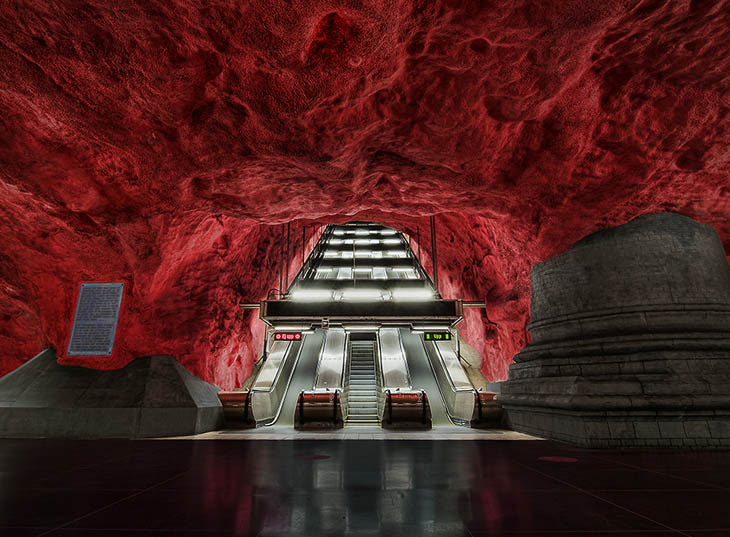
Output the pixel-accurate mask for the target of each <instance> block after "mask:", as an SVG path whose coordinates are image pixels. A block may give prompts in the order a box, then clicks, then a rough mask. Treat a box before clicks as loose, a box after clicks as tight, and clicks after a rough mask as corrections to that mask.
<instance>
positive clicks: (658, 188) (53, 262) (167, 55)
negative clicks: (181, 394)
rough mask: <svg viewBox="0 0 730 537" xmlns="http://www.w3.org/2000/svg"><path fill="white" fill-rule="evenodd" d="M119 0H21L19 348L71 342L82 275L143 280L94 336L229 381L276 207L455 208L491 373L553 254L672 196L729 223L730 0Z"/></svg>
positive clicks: (335, 212) (453, 258)
mask: <svg viewBox="0 0 730 537" xmlns="http://www.w3.org/2000/svg"><path fill="white" fill-rule="evenodd" d="M99 4H100V5H94V3H89V2H83V1H79V2H66V3H65V4H63V3H61V5H59V4H58V3H50V2H41V1H38V0H34V1H25V2H23V1H19V2H13V3H9V2H6V3H3V5H2V7H0V164H1V165H0V223H1V227H0V323H1V324H0V358H1V359H0V373H5V372H7V371H10V370H12V369H13V368H15V367H17V366H18V365H20V364H21V363H22V362H23V361H25V360H27V359H28V358H30V357H32V356H33V355H34V354H36V353H37V352H38V351H40V350H41V349H42V348H43V347H44V346H46V345H49V344H50V345H54V346H56V347H57V348H59V349H63V348H65V345H66V338H67V337H68V331H69V329H70V324H71V318H72V316H73V306H74V298H75V296H74V295H75V293H76V291H77V289H78V285H79V283H80V282H81V281H125V282H127V283H128V291H129V293H128V295H127V297H126V298H125V300H126V303H125V308H124V317H123V320H122V324H121V325H120V326H121V328H120V332H119V334H118V339H117V346H116V350H115V354H114V356H113V357H112V358H111V359H101V358H95V359H92V360H88V359H87V360H86V362H83V363H90V362H91V363H92V365H94V366H95V367H103V368H104V367H106V368H111V367H119V366H121V365H123V364H124V363H126V362H127V361H129V360H130V359H132V358H133V357H134V356H139V355H144V354H151V353H170V354H173V355H175V356H176V357H177V358H178V359H179V360H181V361H182V363H184V364H185V365H186V366H187V367H188V368H189V369H191V370H192V371H193V372H194V373H196V374H198V375H199V376H202V377H203V378H205V379H207V380H210V381H213V382H216V383H217V384H219V385H220V386H222V387H226V388H230V387H232V386H233V385H235V384H237V383H239V382H240V381H241V380H242V379H243V378H244V377H245V376H246V374H247V373H248V370H249V368H250V364H251V360H252V357H253V356H254V355H255V353H256V352H257V351H258V350H259V348H260V342H261V336H262V331H263V327H262V326H261V323H259V322H258V321H256V319H255V318H254V316H253V315H252V314H251V313H250V312H248V313H244V312H242V311H241V310H240V309H238V308H237V307H236V304H237V302H238V301H239V300H245V301H253V300H258V299H260V298H262V297H263V296H264V295H265V294H266V291H267V290H268V289H269V288H272V287H276V283H277V281H276V278H277V276H276V273H275V268H274V267H276V266H277V264H278V262H279V249H278V246H277V244H276V243H277V237H278V233H279V230H280V226H279V224H281V223H283V222H291V223H292V225H293V235H294V236H297V237H300V236H301V235H300V234H301V231H300V230H301V226H302V225H303V224H305V223H311V222H313V221H317V222H335V221H337V222H339V221H345V220H349V219H352V218H357V219H369V220H377V221H381V222H384V223H387V224H391V225H393V226H396V227H398V228H401V229H406V230H414V229H415V226H416V225H419V226H420V228H421V230H422V234H423V229H424V228H425V227H426V224H427V221H428V218H427V217H428V216H429V215H432V214H435V215H437V218H438V222H439V245H440V250H439V260H440V271H441V274H442V281H443V290H444V294H445V295H446V296H449V297H465V298H471V299H486V300H487V303H488V316H489V319H490V322H486V321H485V320H484V319H483V318H482V319H480V318H479V315H478V314H476V313H475V312H474V313H473V314H470V317H469V319H468V327H467V329H466V330H465V333H466V336H467V339H468V340H469V341H470V342H471V343H472V344H474V345H475V346H477V347H478V348H480V349H481V350H483V353H484V364H483V370H484V371H485V373H486V374H487V375H488V376H490V377H492V378H503V377H504V376H505V375H506V368H507V365H508V363H509V361H510V360H511V357H512V355H513V354H514V353H515V352H516V351H517V350H518V349H519V348H520V346H521V345H523V344H524V342H525V337H526V335H525V323H526V322H527V320H528V316H529V312H528V305H529V278H528V274H529V269H530V266H531V265H532V264H533V263H534V262H535V261H538V260H541V259H545V258H547V257H549V256H551V255H554V254H556V253H558V252H560V251H562V250H564V249H565V248H567V247H568V246H569V245H570V244H571V243H573V242H574V241H575V240H577V239H579V238H580V237H582V236H583V235H585V234H587V233H589V232H592V231H595V230H597V229H600V228H603V227H606V226H609V225H613V224H617V223H622V222H624V221H626V220H628V219H630V218H632V217H634V216H636V215H638V214H641V213H645V212H648V211H656V210H676V211H679V212H681V213H683V214H686V215H688V216H691V217H694V218H696V219H698V220H700V221H702V222H705V223H708V224H712V225H714V226H715V227H716V228H717V229H718V231H720V233H721V236H722V237H723V240H724V241H725V246H726V249H728V247H729V246H730V242H729V241H730V222H728V208H729V205H730V181H728V167H729V165H728V162H729V160H730V143H729V142H730V131H729V129H728V125H729V121H728V110H730V93H728V89H729V88H730V55H728V50H729V49H730V2H726V1H720V2H712V1H705V2H702V1H696V0H693V1H680V0H666V1H629V0H625V1H612V0H605V1H602V2H595V1H592V0H591V1H588V0H586V1H575V0H560V1H554V2H548V1H535V0H532V1H514V2H496V1H492V2H488V1H484V2H477V1H471V2H468V1H464V2H457V1H453V0H452V1H436V0H421V1H390V2H388V1H385V0H380V1H375V0H370V1H368V0H362V1H357V2H356V1H350V2H335V1H332V2H322V1H305V0H293V1H291V2H276V1H248V2H233V1H227V2H223V1H218V2H206V3H200V2H190V1H176V2H175V1H167V0H166V1H164V2H162V1H151V0H144V1H138V2H134V1H128V0H122V1H119V2H106V3H103V4H104V5H103V6H102V5H101V4H102V3H99ZM203 5H205V6H207V7H200V6H203ZM272 225H273V226H272ZM294 268H295V266H294V265H292V270H294ZM65 362H66V363H72V360H70V359H65ZM79 362H82V361H81V360H78V359H77V360H76V363H79Z"/></svg>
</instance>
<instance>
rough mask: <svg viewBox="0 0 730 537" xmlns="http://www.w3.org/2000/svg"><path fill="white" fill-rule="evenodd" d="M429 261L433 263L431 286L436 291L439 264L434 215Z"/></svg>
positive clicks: (431, 218)
mask: <svg viewBox="0 0 730 537" xmlns="http://www.w3.org/2000/svg"><path fill="white" fill-rule="evenodd" d="M430 220H431V261H432V263H433V286H434V287H435V288H436V293H438V292H439V266H438V259H437V255H438V252H437V250H436V217H435V216H431V217H430Z"/></svg>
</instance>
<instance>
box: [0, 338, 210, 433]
mask: <svg viewBox="0 0 730 537" xmlns="http://www.w3.org/2000/svg"><path fill="white" fill-rule="evenodd" d="M217 394H218V389H217V388H216V387H215V386H212V385H210V384H208V383H207V382H203V381H202V380H200V379H198V378H196V377H194V376H193V375H191V374H190V373H189V372H188V371H187V370H186V369H185V368H184V367H182V365H180V363H178V362H177V361H176V360H174V359H173V358H172V357H171V356H147V357H143V358H138V359H136V360H134V361H133V362H132V363H131V364H129V365H127V366H126V367H123V368H121V369H117V370H115V371H99V370H94V369H89V368H86V367H77V366H63V365H59V364H58V363H57V362H56V354H55V353H54V352H53V351H51V350H47V351H44V352H42V353H40V354H39V355H38V356H36V357H35V358H33V359H32V360H30V361H28V362H27V363H25V364H24V365H23V366H21V367H19V368H18V369H16V370H15V371H13V372H12V373H10V374H9V375H6V376H4V377H3V378H2V379H0V437H34V438H38V437H48V438H110V437H114V438H146V437H161V436H182V435H191V434H197V433H203V432H207V431H212V430H215V429H219V428H220V427H221V426H222V424H223V410H222V407H221V403H220V401H219V400H218V395H217Z"/></svg>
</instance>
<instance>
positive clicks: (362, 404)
mask: <svg viewBox="0 0 730 537" xmlns="http://www.w3.org/2000/svg"><path fill="white" fill-rule="evenodd" d="M347 408H378V402H377V401H350V402H349V404H348V406H347Z"/></svg>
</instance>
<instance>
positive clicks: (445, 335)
mask: <svg viewBox="0 0 730 537" xmlns="http://www.w3.org/2000/svg"><path fill="white" fill-rule="evenodd" d="M423 339H425V340H426V341H448V340H450V339H451V332H424V333H423Z"/></svg>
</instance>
